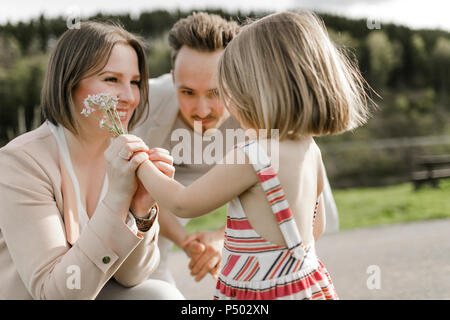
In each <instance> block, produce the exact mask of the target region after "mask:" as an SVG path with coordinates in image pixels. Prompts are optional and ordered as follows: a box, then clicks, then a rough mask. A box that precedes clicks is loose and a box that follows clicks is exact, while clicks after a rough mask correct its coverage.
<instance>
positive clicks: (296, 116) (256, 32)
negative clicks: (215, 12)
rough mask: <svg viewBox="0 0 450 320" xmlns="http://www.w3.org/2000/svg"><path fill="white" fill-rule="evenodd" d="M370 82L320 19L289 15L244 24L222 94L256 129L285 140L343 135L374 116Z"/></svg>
mask: <svg viewBox="0 0 450 320" xmlns="http://www.w3.org/2000/svg"><path fill="white" fill-rule="evenodd" d="M366 86H367V85H366V82H365V81H364V79H363V78H362V76H361V74H360V72H359V71H358V68H357V67H356V66H355V65H354V64H352V63H351V61H350V60H349V59H348V58H347V57H346V56H345V55H344V54H343V53H342V52H340V51H339V50H338V49H337V48H336V47H335V46H334V45H333V43H332V42H331V40H330V39H329V37H328V34H327V32H326V29H325V26H324V24H323V22H322V21H321V20H320V19H319V18H318V17H317V16H316V15H314V14H313V13H311V12H308V11H302V12H284V13H277V14H272V15H269V16H266V17H264V18H262V19H260V20H257V21H255V22H252V23H250V24H247V25H246V26H244V27H243V28H242V29H241V31H240V33H239V35H238V36H237V37H236V38H235V39H233V40H232V41H231V42H230V44H229V45H228V46H227V47H226V49H225V51H224V53H223V55H222V57H221V59H220V62H219V70H218V90H219V95H220V97H221V99H222V101H223V102H224V103H225V105H226V106H228V107H230V108H232V109H234V111H235V114H237V115H238V116H239V118H240V119H239V120H240V121H241V122H243V123H244V124H246V125H247V126H248V127H250V128H254V129H266V130H267V134H268V136H270V131H271V129H278V130H279V131H278V134H279V139H284V138H289V139H297V138H300V137H302V136H305V135H314V136H320V135H326V134H338V133H341V132H344V131H346V130H350V129H353V128H355V127H357V126H359V125H362V124H364V123H365V122H366V121H367V119H368V116H369V110H368V101H369V100H370V101H372V100H371V99H370V98H369V97H368V96H367V94H366V91H365V88H366Z"/></svg>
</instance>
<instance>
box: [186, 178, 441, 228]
mask: <svg viewBox="0 0 450 320" xmlns="http://www.w3.org/2000/svg"><path fill="white" fill-rule="evenodd" d="M333 194H334V198H335V201H336V205H337V207H338V211H339V224H340V229H341V230H345V229H354V228H359V227H370V226H378V225H385V224H391V223H398V222H408V221H417V220H427V219H438V218H450V179H446V180H441V181H440V183H439V188H438V189H433V188H431V187H429V186H424V187H422V188H421V189H419V190H418V191H414V188H413V186H412V184H411V183H404V184H400V185H395V186H388V187H377V188H356V189H346V190H334V191H333ZM225 221H226V208H225V206H224V207H222V208H220V209H218V210H217V211H215V212H214V213H212V214H208V215H205V216H203V217H200V218H196V219H192V220H191V221H190V222H189V223H188V225H187V227H186V228H187V231H188V232H189V233H193V232H196V231H200V230H214V229H217V228H219V227H221V226H223V225H224V224H225Z"/></svg>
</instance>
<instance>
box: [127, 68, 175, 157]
mask: <svg viewBox="0 0 450 320" xmlns="http://www.w3.org/2000/svg"><path fill="white" fill-rule="evenodd" d="M149 87H150V92H149V105H150V109H149V115H148V117H147V118H146V119H144V121H142V122H139V123H138V125H137V126H136V128H135V129H134V130H133V131H132V132H131V133H132V134H134V135H136V136H138V137H140V138H141V139H142V140H144V142H145V143H146V144H147V145H148V147H149V148H154V147H161V146H162V145H163V143H164V141H165V140H166V138H167V137H168V136H169V134H171V130H172V127H173V124H174V123H175V121H176V120H177V116H178V112H179V110H180V107H179V106H178V99H177V94H176V90H175V87H174V85H173V82H172V75H171V74H170V73H167V74H164V75H162V76H160V77H158V78H155V79H150V80H149ZM169 151H170V150H169Z"/></svg>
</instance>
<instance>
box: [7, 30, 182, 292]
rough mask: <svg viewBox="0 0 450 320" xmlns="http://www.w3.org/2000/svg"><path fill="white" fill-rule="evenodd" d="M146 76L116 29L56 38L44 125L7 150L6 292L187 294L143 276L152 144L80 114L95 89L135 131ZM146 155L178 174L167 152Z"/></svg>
mask: <svg viewBox="0 0 450 320" xmlns="http://www.w3.org/2000/svg"><path fill="white" fill-rule="evenodd" d="M147 78H148V72H147V64H146V60H145V53H144V50H143V47H142V45H141V42H140V41H139V40H138V39H137V38H136V37H135V36H133V35H131V34H130V33H128V32H126V31H125V30H124V29H122V28H121V27H119V26H114V25H110V24H103V23H97V22H85V23H82V24H81V28H80V29H72V30H67V31H66V32H65V33H64V34H63V35H62V36H61V38H60V39H59V41H58V43H57V44H56V47H55V49H54V50H53V52H52V54H51V57H50V60H49V65H48V69H47V74H46V79H45V83H44V87H43V90H42V97H41V105H42V108H43V111H44V115H45V117H46V119H47V121H46V122H45V123H44V124H43V125H42V126H41V127H39V128H38V129H36V130H34V131H31V132H29V133H26V134H24V135H22V136H20V137H18V138H16V139H14V140H13V141H11V142H10V143H9V144H8V145H6V146H5V147H3V148H2V149H0V168H1V169H0V170H1V179H0V205H1V212H0V283H1V284H2V285H1V286H0V298H1V299H95V298H100V299H101V298H103V299H182V298H183V297H182V295H181V293H179V291H178V290H177V289H175V288H174V287H172V286H170V285H169V284H167V283H164V282H162V281H158V280H147V278H148V276H149V275H150V274H151V273H152V271H153V270H154V269H155V268H156V266H157V264H158V262H159V251H158V247H157V236H158V231H159V225H158V222H157V210H156V209H157V206H156V205H154V203H153V200H152V199H151V197H150V195H149V194H148V193H147V192H146V191H145V189H144V188H143V187H142V185H140V184H139V183H138V181H137V179H136V175H135V171H136V168H137V167H138V166H139V165H140V163H142V162H143V161H145V160H147V159H148V155H147V154H146V153H145V152H139V151H148V147H147V146H146V145H145V144H144V143H143V142H142V140H140V139H139V138H137V137H134V136H131V135H122V136H119V137H118V138H116V139H111V134H110V133H109V132H108V131H106V130H104V129H101V128H100V127H99V120H100V118H101V114H100V113H101V111H98V112H95V113H93V114H92V115H91V116H89V117H88V118H85V117H83V116H82V115H81V111H82V109H83V101H84V99H85V98H86V97H87V95H88V94H96V93H108V94H110V95H114V96H117V97H118V98H119V103H118V107H117V108H118V110H119V113H120V114H121V122H122V124H123V126H124V127H128V128H129V129H131V128H132V127H133V126H134V125H135V124H136V123H137V121H138V120H139V119H140V118H141V117H142V116H143V114H144V111H145V110H146V108H147V107H148V106H147V102H148V83H147ZM116 154H119V155H120V157H117V156H114V155H116ZM149 154H150V160H152V161H153V162H154V163H155V164H156V165H157V166H158V168H159V169H160V170H161V171H162V172H163V173H164V174H166V175H167V176H169V177H172V176H173V173H174V168H173V167H172V158H171V157H170V155H169V154H168V152H167V151H166V150H164V149H152V150H151V151H150V152H149Z"/></svg>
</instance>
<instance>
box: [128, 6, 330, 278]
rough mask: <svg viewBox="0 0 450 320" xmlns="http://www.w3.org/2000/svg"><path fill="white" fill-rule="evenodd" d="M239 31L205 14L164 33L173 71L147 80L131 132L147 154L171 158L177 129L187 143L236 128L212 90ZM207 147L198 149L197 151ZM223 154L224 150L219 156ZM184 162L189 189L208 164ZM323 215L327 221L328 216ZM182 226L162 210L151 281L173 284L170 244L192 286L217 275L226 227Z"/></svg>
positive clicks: (180, 169) (183, 179)
mask: <svg viewBox="0 0 450 320" xmlns="http://www.w3.org/2000/svg"><path fill="white" fill-rule="evenodd" d="M238 28H239V27H238V25H237V24H236V22H231V21H226V20H224V19H223V18H221V17H219V16H217V15H211V14H207V13H196V14H193V15H190V16H189V17H187V18H185V19H181V20H180V21H178V22H177V23H176V24H175V25H174V26H173V28H172V29H171V31H170V32H169V45H170V47H171V49H172V71H171V73H170V74H165V75H162V76H160V77H159V78H156V79H151V80H150V114H149V116H148V118H147V119H146V121H145V123H143V124H141V125H139V127H138V128H137V129H136V130H135V131H134V132H133V133H134V134H136V135H138V136H140V137H141V138H142V139H143V140H144V141H145V142H146V143H147V144H148V146H149V147H150V148H152V147H162V148H165V149H167V150H169V151H171V152H172V150H173V149H174V147H175V145H177V144H179V143H180V141H178V140H176V141H172V139H171V138H172V133H173V132H174V131H176V130H179V129H182V130H185V131H188V132H189V134H190V135H191V140H190V142H191V143H192V142H193V141H194V136H195V135H202V134H203V133H204V132H205V131H206V130H208V129H218V130H220V132H221V133H222V136H224V137H225V136H226V134H225V130H226V129H238V128H239V123H238V122H237V121H236V120H235V119H233V118H232V117H230V115H229V113H228V111H227V110H226V108H225V107H224V106H223V104H222V103H221V102H220V100H219V98H218V94H217V87H216V70H217V66H218V62H219V59H220V55H221V54H222V52H223V50H224V48H225V47H226V46H227V44H228V43H229V42H230V41H231V40H232V39H233V37H235V36H236V35H237V33H238ZM195 121H197V124H198V123H201V126H200V128H199V131H201V132H194V129H197V127H196V126H195V123H194V122H195ZM207 144H208V143H203V148H202V150H204V147H205V145H207ZM224 145H226V143H224ZM190 149H191V150H194V153H195V152H202V150H200V151H199V150H198V149H195V148H194V147H192V148H190ZM226 151H227V150H223V152H224V153H223V154H226ZM191 153H192V152H191ZM188 156H189V158H190V159H191V161H179V160H178V161H177V159H176V158H175V157H174V166H175V169H176V172H175V179H176V180H177V181H179V182H180V183H182V184H184V185H189V184H191V183H192V182H193V181H195V180H196V179H197V178H199V177H200V176H201V175H203V174H205V173H206V172H207V171H208V170H209V169H210V168H211V167H212V165H210V164H205V163H200V164H199V163H194V161H193V159H194V158H195V156H196V155H195V154H190V155H188ZM183 158H185V157H184V156H183ZM197 158H198V157H197ZM326 182H327V183H326V185H328V181H326ZM328 189H329V186H328ZM324 198H325V200H326V202H327V201H328V202H330V199H331V203H332V204H333V205H334V200H333V197H332V195H331V193H328V194H326V195H325V197H324ZM326 207H327V205H326ZM326 211H327V216H328V215H329V213H328V211H330V210H326ZM330 212H333V211H330ZM334 212H336V210H334ZM336 217H337V216H336ZM333 220H336V219H333ZM187 222H188V220H187V219H181V218H177V217H175V216H174V215H173V214H172V213H170V212H168V211H166V210H164V208H161V210H160V216H159V223H160V228H161V229H160V238H159V244H158V245H159V247H160V253H161V262H160V265H159V267H158V269H157V271H155V273H153V274H152V278H157V279H161V280H164V281H168V282H170V283H172V284H175V281H174V279H173V277H172V275H171V274H170V271H169V268H168V265H167V260H168V259H167V258H168V254H169V251H170V249H171V248H172V246H173V243H175V244H176V245H177V246H179V247H181V248H183V250H184V251H185V252H186V254H187V255H188V256H189V257H190V258H191V261H190V264H189V267H190V269H191V274H192V275H193V276H195V280H196V281H200V280H201V279H202V278H203V277H204V276H205V275H206V274H207V273H211V274H212V275H213V276H217V275H218V273H219V271H220V270H219V268H220V262H221V254H222V247H223V241H224V230H225V226H223V227H222V228H220V229H218V230H215V231H205V232H197V233H196V234H194V235H189V234H188V233H187V232H186V230H185V228H184V226H185V225H186V223H187Z"/></svg>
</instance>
